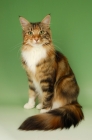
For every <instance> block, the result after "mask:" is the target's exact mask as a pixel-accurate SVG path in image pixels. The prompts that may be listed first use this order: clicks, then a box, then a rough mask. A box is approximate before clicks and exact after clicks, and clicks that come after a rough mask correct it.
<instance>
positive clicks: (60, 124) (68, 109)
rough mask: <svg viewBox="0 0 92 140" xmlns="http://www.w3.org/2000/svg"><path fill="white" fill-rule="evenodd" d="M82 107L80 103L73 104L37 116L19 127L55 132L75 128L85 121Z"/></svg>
mask: <svg viewBox="0 0 92 140" xmlns="http://www.w3.org/2000/svg"><path fill="white" fill-rule="evenodd" d="M81 108H82V107H81V106H80V105H79V104H78V103H72V104H69V105H65V106H64V107H60V108H58V109H55V110H51V111H49V112H47V113H43V114H39V115H35V116H32V117H29V118H28V119H26V120H25V121H24V122H23V123H22V125H21V126H20V127H19V129H21V130H26V131H28V130H55V129H58V128H60V129H63V128H66V129H67V128H70V127H71V126H72V125H73V126H74V127H75V126H77V125H78V124H79V122H80V121H81V120H83V119H84V115H83V112H82V109H81Z"/></svg>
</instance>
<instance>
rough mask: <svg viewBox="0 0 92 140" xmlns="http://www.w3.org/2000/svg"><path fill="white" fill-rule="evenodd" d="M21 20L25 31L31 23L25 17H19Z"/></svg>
mask: <svg viewBox="0 0 92 140" xmlns="http://www.w3.org/2000/svg"><path fill="white" fill-rule="evenodd" d="M19 20H20V24H21V26H22V29H23V30H25V28H26V26H27V25H28V24H30V22H29V21H28V20H26V19H25V18H23V17H19Z"/></svg>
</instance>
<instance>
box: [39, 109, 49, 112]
mask: <svg viewBox="0 0 92 140" xmlns="http://www.w3.org/2000/svg"><path fill="white" fill-rule="evenodd" d="M48 111H50V108H48V109H41V110H40V113H45V112H48Z"/></svg>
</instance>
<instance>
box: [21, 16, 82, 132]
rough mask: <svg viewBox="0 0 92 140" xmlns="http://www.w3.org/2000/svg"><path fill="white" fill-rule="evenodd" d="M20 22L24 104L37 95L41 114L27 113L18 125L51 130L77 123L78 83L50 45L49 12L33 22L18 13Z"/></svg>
mask: <svg viewBox="0 0 92 140" xmlns="http://www.w3.org/2000/svg"><path fill="white" fill-rule="evenodd" d="M20 23H21V25H22V29H23V39H24V41H23V46H22V49H21V53H22V64H23V67H24V69H25V70H26V73H27V76H28V83H29V102H28V103H27V104H26V105H25V106H24V107H25V108H27V109H29V108H33V107H34V106H35V98H36V97H37V96H39V99H40V102H41V105H42V107H40V109H41V113H43V114H40V115H35V116H32V117H29V118H28V119H27V120H25V121H24V122H23V124H22V125H21V126H20V127H19V129H22V130H50V129H51V130H54V129H57V128H61V129H63V128H70V127H71V125H74V126H76V125H78V124H79V122H80V121H81V120H82V119H83V118H84V116H83V112H82V110H81V106H80V105H79V103H78V102H77V97H78V94H79V87H78V84H77V81H76V78H75V75H74V73H73V71H72V69H71V68H70V65H69V63H68V61H67V58H66V57H65V56H64V55H63V54H62V53H60V52H58V51H56V50H55V49H54V45H53V43H52V38H51V30H50V15H47V16H46V17H45V18H44V19H43V20H42V22H37V23H30V22H29V21H27V20H26V19H24V18H23V17H20ZM38 108H39V107H38ZM46 111H48V112H47V113H44V112H46Z"/></svg>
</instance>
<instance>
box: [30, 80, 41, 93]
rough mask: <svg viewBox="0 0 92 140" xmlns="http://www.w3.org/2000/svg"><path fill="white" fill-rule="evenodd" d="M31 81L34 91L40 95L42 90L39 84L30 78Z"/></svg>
mask: <svg viewBox="0 0 92 140" xmlns="http://www.w3.org/2000/svg"><path fill="white" fill-rule="evenodd" d="M32 80H33V84H34V86H35V89H36V91H37V92H38V94H39V95H42V88H41V85H40V83H39V82H38V81H37V80H36V79H35V78H32Z"/></svg>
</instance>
